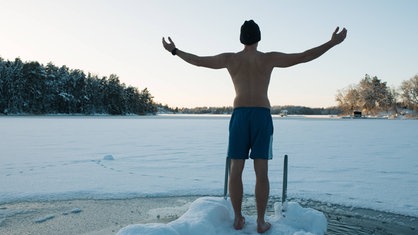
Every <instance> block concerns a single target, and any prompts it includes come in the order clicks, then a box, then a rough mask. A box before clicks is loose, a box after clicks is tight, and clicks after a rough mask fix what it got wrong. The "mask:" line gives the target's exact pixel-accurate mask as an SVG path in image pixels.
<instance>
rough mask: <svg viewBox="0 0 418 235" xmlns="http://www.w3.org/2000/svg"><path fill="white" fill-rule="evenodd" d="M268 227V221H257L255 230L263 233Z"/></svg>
mask: <svg viewBox="0 0 418 235" xmlns="http://www.w3.org/2000/svg"><path fill="white" fill-rule="evenodd" d="M270 228H271V224H270V223H269V222H264V223H257V232H258V233H265V232H267V230H269V229H270Z"/></svg>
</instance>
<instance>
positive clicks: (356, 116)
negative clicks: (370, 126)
mask: <svg viewBox="0 0 418 235" xmlns="http://www.w3.org/2000/svg"><path fill="white" fill-rule="evenodd" d="M353 117H354V118H361V117H362V115H361V111H354V113H353Z"/></svg>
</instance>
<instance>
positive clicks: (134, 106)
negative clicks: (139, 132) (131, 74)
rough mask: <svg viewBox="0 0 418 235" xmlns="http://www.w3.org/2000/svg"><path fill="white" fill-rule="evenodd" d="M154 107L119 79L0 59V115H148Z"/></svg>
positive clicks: (149, 99) (147, 95)
mask: <svg viewBox="0 0 418 235" xmlns="http://www.w3.org/2000/svg"><path fill="white" fill-rule="evenodd" d="M156 112H157V107H156V104H155V103H154V101H153V96H152V95H151V93H150V92H149V91H148V89H147V88H145V89H143V90H139V89H138V88H136V87H132V86H126V85H125V84H124V83H121V82H120V81H119V77H118V76H117V75H115V74H111V75H110V76H109V77H105V76H104V77H99V76H98V75H92V74H90V73H88V74H87V75H86V74H85V73H84V72H83V71H81V70H79V69H70V68H68V67H67V66H65V65H63V66H61V67H57V66H55V65H54V64H53V63H51V62H50V63H48V64H47V65H45V66H44V65H42V64H40V63H38V62H34V61H30V62H23V61H22V60H21V59H19V58H16V59H15V60H14V61H9V60H4V59H3V58H1V57H0V114H1V113H3V114H35V115H41V114H85V115H92V114H111V115H125V114H138V115H143V114H149V113H156Z"/></svg>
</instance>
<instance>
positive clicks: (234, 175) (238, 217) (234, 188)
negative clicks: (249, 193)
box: [229, 159, 245, 230]
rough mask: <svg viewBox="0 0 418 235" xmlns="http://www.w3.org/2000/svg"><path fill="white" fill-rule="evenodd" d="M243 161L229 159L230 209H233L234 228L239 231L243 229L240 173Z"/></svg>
mask: <svg viewBox="0 0 418 235" xmlns="http://www.w3.org/2000/svg"><path fill="white" fill-rule="evenodd" d="M244 165H245V160H234V159H231V169H230V174H229V196H230V198H231V203H232V207H233V208H234V214H235V219H234V228H235V229H236V230H240V229H242V228H243V227H244V223H245V219H244V217H243V216H242V213H241V207H242V197H243V191H244V189H243V185H242V171H243V170H244Z"/></svg>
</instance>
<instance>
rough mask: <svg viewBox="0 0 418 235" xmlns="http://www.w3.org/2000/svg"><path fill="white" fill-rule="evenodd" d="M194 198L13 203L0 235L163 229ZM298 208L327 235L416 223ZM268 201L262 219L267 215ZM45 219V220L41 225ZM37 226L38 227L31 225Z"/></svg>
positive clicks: (352, 211)
mask: <svg viewBox="0 0 418 235" xmlns="http://www.w3.org/2000/svg"><path fill="white" fill-rule="evenodd" d="M197 198H199V197H196V196H190V197H151V198H150V197H147V198H132V199H118V200H115V199H108V200H93V199H86V200H60V201H43V202H16V203H6V204H1V205H0V213H1V219H0V234H8V235H15V234H16V235H17V234H29V233H32V234H45V235H48V234H51V235H52V234H56V233H57V231H59V232H60V234H63V235H65V234H85V235H110V234H116V233H117V232H118V231H119V230H120V229H122V228H124V227H126V226H128V225H131V224H148V223H163V224H165V223H169V222H171V221H174V220H176V219H177V218H179V217H180V216H181V215H183V214H184V213H185V212H186V211H187V210H188V208H189V206H190V204H191V203H192V202H193V201H195V200H196V199H197ZM291 200H294V201H297V202H298V203H300V204H301V205H302V206H303V207H309V208H314V209H316V210H319V211H321V212H323V213H324V214H325V215H326V218H327V220H328V230H327V234H330V235H332V234H353V233H355V234H371V233H372V232H373V231H381V233H383V234H385V233H386V234H414V232H416V231H417V229H418V218H417V217H408V216H402V215H397V214H392V213H387V212H382V211H374V210H370V209H361V208H352V207H343V206H339V205H334V204H329V203H320V202H315V201H304V200H296V199H291ZM277 201H280V200H279V199H278V198H271V201H270V202H269V208H268V212H267V214H268V215H272V213H273V211H272V210H273V208H272V205H273V204H274V202H277ZM243 208H244V211H245V213H246V214H249V215H254V214H255V205H254V198H253V197H246V200H245V201H244V207H243ZM46 218H50V219H46ZM36 221H42V222H36Z"/></svg>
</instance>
